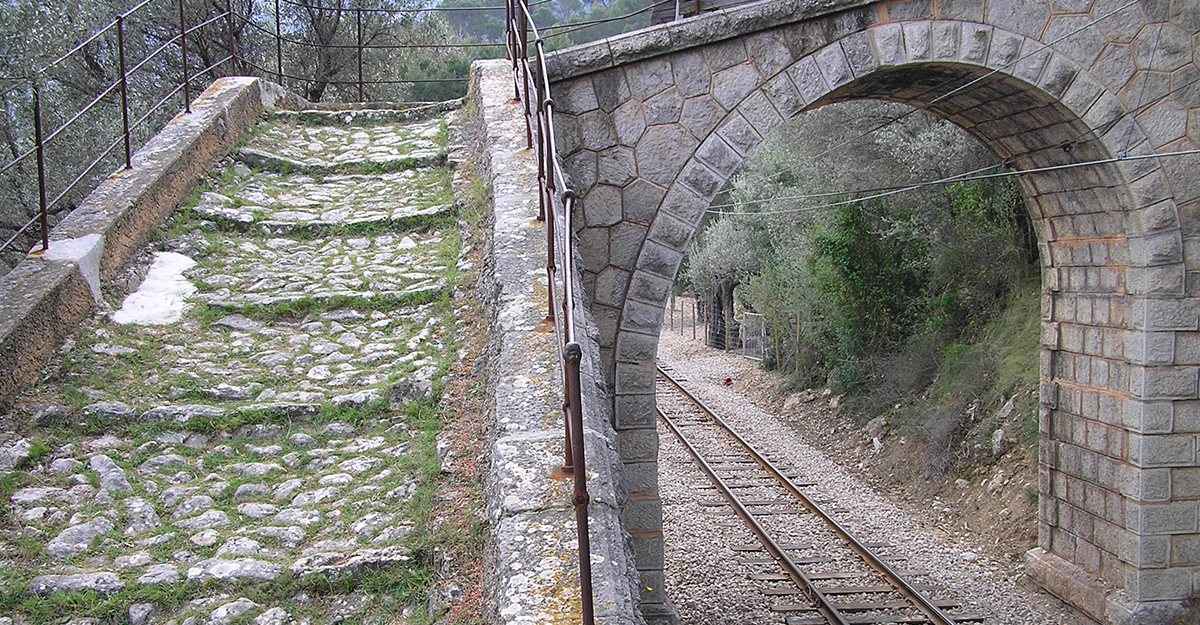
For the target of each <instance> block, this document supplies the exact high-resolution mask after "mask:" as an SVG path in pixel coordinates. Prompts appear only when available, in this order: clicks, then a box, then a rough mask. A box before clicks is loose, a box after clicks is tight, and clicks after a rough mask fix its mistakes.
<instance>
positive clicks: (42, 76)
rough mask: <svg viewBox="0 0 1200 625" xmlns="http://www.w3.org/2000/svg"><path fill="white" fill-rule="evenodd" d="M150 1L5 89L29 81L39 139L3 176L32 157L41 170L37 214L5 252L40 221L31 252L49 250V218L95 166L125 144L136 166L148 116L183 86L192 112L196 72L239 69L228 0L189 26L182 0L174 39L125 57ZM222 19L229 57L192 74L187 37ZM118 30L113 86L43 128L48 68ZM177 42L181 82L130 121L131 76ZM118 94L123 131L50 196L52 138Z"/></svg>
mask: <svg viewBox="0 0 1200 625" xmlns="http://www.w3.org/2000/svg"><path fill="white" fill-rule="evenodd" d="M150 4H151V0H142V2H140V3H138V4H137V5H135V6H134V7H132V8H130V9H129V10H127V11H125V12H123V13H121V14H119V15H117V17H116V18H115V19H113V20H112V21H111V22H109V23H108V24H106V25H105V26H103V27H101V28H100V29H98V30H97V31H95V32H94V33H92V34H91V35H89V36H88V37H87V38H85V39H84V40H83V41H82V42H80V43H79V44H77V45H75V46H73V47H72V48H71V49H70V50H68V51H67V52H66V53H64V54H63V55H61V56H59V57H58V58H56V59H54V60H53V61H51V62H50V63H48V64H46V65H45V66H44V67H42V68H41V69H39V70H38V71H36V72H35V73H34V74H33V75H31V76H23V77H20V78H19V79H18V82H17V84H15V85H13V86H12V87H10V88H9V89H8V90H6V91H5V92H4V93H5V95H7V94H9V93H12V92H13V91H15V90H16V89H19V88H21V87H22V85H24V86H25V87H26V88H28V89H29V90H30V92H31V96H32V97H31V99H32V105H33V130H34V137H33V145H32V146H31V147H30V148H28V149H27V150H25V151H23V152H18V153H17V154H15V155H14V157H13V158H12V159H11V160H9V161H7V162H4V163H2V164H0V174H4V173H7V172H9V171H10V170H13V169H15V168H19V167H21V165H22V164H23V163H26V162H28V161H30V160H33V161H34V164H35V166H36V170H37V171H36V174H37V193H38V206H37V210H36V212H35V213H34V215H33V216H32V217H31V218H30V219H29V221H27V222H25V223H24V224H23V225H22V226H20V227H19V228H17V230H16V232H15V233H13V234H12V235H11V236H10V237H9V238H8V239H7V240H5V241H4V242H3V243H0V252H2V251H4V250H6V249H8V248H9V247H10V246H11V245H12V244H13V243H15V242H16V241H17V240H19V239H20V238H21V236H22V235H24V234H25V233H26V232H28V231H29V230H30V228H32V227H33V226H34V224H38V225H40V229H41V249H39V250H37V251H34V252H32V253H33V254H43V253H45V252H46V251H47V250H48V249H49V248H50V219H49V214H50V212H51V211H52V210H53V209H54V208H55V207H56V206H58V205H59V204H60V203H61V202H62V201H63V200H64V199H66V197H67V196H68V195H69V194H70V193H71V192H72V191H74V190H75V189H76V188H77V187H78V186H79V185H80V184H81V183H83V182H84V181H85V180H87V179H88V177H89V176H91V175H92V174H93V173H94V172H95V170H96V168H97V167H99V166H100V165H101V164H103V163H104V161H105V159H107V158H108V157H109V156H110V155H111V154H112V152H113V150H115V149H117V147H118V146H122V147H123V148H124V153H123V156H124V159H123V163H122V168H123V169H131V168H132V167H133V137H132V135H133V133H134V132H135V131H136V130H137V129H138V128H139V127H140V126H141V125H142V124H143V123H144V122H145V121H146V120H148V119H149V118H150V117H151V116H152V115H153V114H154V113H155V112H157V111H158V110H159V109H161V108H162V107H163V106H165V105H167V103H168V102H169V101H170V100H171V99H172V98H173V97H174V96H175V95H176V94H178V93H179V92H180V91H181V90H182V91H183V93H184V109H185V110H186V111H187V112H189V113H190V112H191V97H190V96H191V93H190V89H189V83H190V82H191V80H192V79H193V78H194V77H195V76H196V75H200V74H203V73H205V72H208V71H212V70H214V69H216V67H218V66H220V65H223V64H225V63H228V64H229V66H230V73H234V72H235V71H236V67H237V66H236V63H237V54H236V51H235V50H234V48H233V39H232V30H231V29H232V24H233V9H232V6H231V4H230V2H229V0H226V4H225V10H224V11H221V12H219V13H217V14H216V15H213V16H211V17H209V18H207V19H205V20H203V21H201V22H200V23H198V24H195V25H192V26H190V27H189V26H188V25H187V22H186V17H185V15H186V14H185V13H184V4H183V2H182V0H179V2H178V13H179V30H178V31H177V32H176V33H175V34H174V35H173V36H171V37H170V38H168V39H166V40H163V41H162V42H161V43H160V45H158V46H157V47H155V48H154V49H153V50H152V51H151V52H149V53H148V54H146V55H145V56H144V57H143V58H142V59H141V60H139V61H137V62H136V63H133V64H132V65H128V64H127V62H126V61H127V59H126V49H127V46H126V44H125V29H126V25H127V24H129V22H130V18H131V17H133V16H135V15H137V14H138V13H139V12H140V11H142V10H143V9H146V8H147V7H148V6H149V5H150ZM219 20H224V21H225V24H226V36H227V37H228V38H229V40H230V53H229V55H228V56H226V57H225V58H223V59H221V60H219V61H217V62H216V63H214V64H213V65H210V66H209V67H207V68H205V69H204V70H201V71H199V72H195V73H190V70H189V68H188V66H187V39H188V35H190V34H193V33H195V32H197V31H199V30H201V29H203V28H204V27H206V26H208V25H210V24H212V23H214V22H217V21H219ZM113 32H115V36H116V43H117V46H116V47H117V49H116V67H115V68H114V69H115V70H116V78H115V79H114V80H113V81H112V82H111V83H110V84H108V85H106V86H105V87H104V88H102V89H101V90H100V92H99V94H98V95H96V96H95V97H93V98H92V99H91V100H90V101H89V102H88V103H87V104H85V105H83V106H82V107H81V108H80V109H79V110H77V111H75V112H74V113H71V114H70V115H69V116H68V117H67V119H66V120H65V121H63V122H62V123H61V124H59V125H58V127H57V128H54V129H52V130H50V131H49V132H46V129H45V128H44V127H43V126H44V125H43V109H44V107H45V103H44V93H43V91H44V88H43V87H44V84H45V82H46V81H47V72H49V71H50V70H52V69H54V68H55V67H57V66H59V65H60V64H62V63H63V62H64V61H66V60H67V59H69V58H70V57H71V56H72V55H73V54H76V53H78V52H79V51H80V50H83V49H84V48H85V47H86V46H87V45H88V44H90V43H93V42H95V41H97V40H98V39H100V38H101V37H103V36H104V35H106V34H109V33H113ZM175 46H179V48H180V57H181V61H182V65H183V70H182V76H181V78H180V82H179V84H177V85H176V86H174V87H173V88H172V89H171V90H170V91H169V92H168V93H167V95H166V96H165V97H163V98H161V99H158V100H157V101H156V102H153V103H152V104H150V105H149V107H148V108H147V109H146V110H145V111H144V112H143V113H142V114H141V115H140V116H139V117H137V118H136V119H133V120H131V118H130V112H131V109H132V108H133V104H132V103H131V102H130V97H129V81H130V78H131V77H132V76H133V75H134V74H136V73H137V72H138V71H140V70H143V69H145V67H146V66H147V64H148V63H149V62H150V61H152V60H153V59H155V58H156V57H158V56H160V55H161V54H163V53H164V52H166V51H168V50H170V49H172V48H174V47H175ZM114 94H115V95H116V96H118V103H119V106H120V112H121V131H120V133H119V135H118V136H117V137H116V138H115V139H114V140H113V141H112V142H110V143H109V144H108V145H107V146H106V147H104V148H103V149H101V150H100V151H99V153H98V154H96V155H95V156H94V158H92V159H91V160H90V161H89V162H88V163H87V164H85V165H83V166H82V170H81V171H80V172H79V173H77V174H76V175H75V176H74V177H73V178H72V179H70V180H69V181H67V182H66V183H65V184H64V186H63V188H62V189H61V190H60V191H59V192H58V193H57V194H55V195H54V196H53V197H50V192H49V189H48V188H47V184H48V183H47V177H48V176H47V173H48V172H47V165H46V158H45V153H46V147H47V146H48V145H49V144H50V143H51V142H53V141H54V140H55V139H56V138H58V137H59V136H60V135H61V134H62V133H63V132H65V131H66V130H67V129H69V128H72V127H74V126H76V125H77V124H78V123H80V122H81V121H82V120H83V118H84V116H85V115H87V114H88V113H91V112H93V111H94V110H96V108H97V107H98V106H100V105H102V104H103V103H104V102H105V101H107V100H108V99H110V97H111V96H113V95H114ZM18 171H20V170H19V169H18Z"/></svg>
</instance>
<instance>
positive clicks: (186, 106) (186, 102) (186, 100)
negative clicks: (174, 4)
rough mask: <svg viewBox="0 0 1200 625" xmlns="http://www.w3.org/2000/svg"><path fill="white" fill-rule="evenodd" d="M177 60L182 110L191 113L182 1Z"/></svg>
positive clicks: (185, 20)
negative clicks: (179, 67) (181, 73)
mask: <svg viewBox="0 0 1200 625" xmlns="http://www.w3.org/2000/svg"><path fill="white" fill-rule="evenodd" d="M179 60H180V63H181V64H182V65H183V110H184V112H186V113H191V112H192V94H191V89H190V87H189V84H190V83H191V81H192V78H191V76H188V61H187V19H186V18H185V17H184V12H183V0H179Z"/></svg>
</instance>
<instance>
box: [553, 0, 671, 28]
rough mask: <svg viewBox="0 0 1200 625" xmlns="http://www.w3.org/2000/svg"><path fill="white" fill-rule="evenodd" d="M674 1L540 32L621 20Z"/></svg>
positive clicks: (569, 23) (558, 25)
mask: <svg viewBox="0 0 1200 625" xmlns="http://www.w3.org/2000/svg"><path fill="white" fill-rule="evenodd" d="M674 2H675V0H660V1H659V2H655V3H653V4H649V5H646V6H645V7H643V8H640V9H638V10H636V11H632V12H630V13H626V14H625V15H616V16H613V17H605V18H600V19H596V20H590V21H584V22H568V23H565V24H554V25H551V26H546V27H545V28H543V29H542V32H550V31H552V30H557V29H562V28H575V27H578V29H583V28H586V27H589V26H596V25H598V24H607V23H609V22H619V21H621V20H624V19H629V18H631V17H634V16H635V15H639V14H642V13H645V12H646V11H651V10H654V9H656V8H658V7H660V6H664V5H667V4H673V3H674ZM529 6H533V5H532V4H531V5H529Z"/></svg>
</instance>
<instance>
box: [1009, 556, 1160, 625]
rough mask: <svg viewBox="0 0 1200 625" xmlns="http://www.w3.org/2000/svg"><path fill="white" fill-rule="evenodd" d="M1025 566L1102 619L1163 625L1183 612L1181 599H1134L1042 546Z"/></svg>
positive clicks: (1081, 608)
mask: <svg viewBox="0 0 1200 625" xmlns="http://www.w3.org/2000/svg"><path fill="white" fill-rule="evenodd" d="M1025 570H1026V572H1027V573H1028V574H1029V576H1030V577H1031V578H1033V580H1034V581H1035V582H1037V583H1038V585H1039V586H1041V587H1042V588H1044V589H1045V590H1046V591H1047V592H1049V593H1050V594H1052V595H1054V596H1056V597H1058V598H1059V599H1062V600H1063V601H1065V602H1066V603H1069V604H1071V605H1072V606H1073V607H1075V608H1076V609H1078V610H1079V611H1081V612H1083V613H1084V614H1086V615H1088V616H1089V617H1091V618H1093V619H1095V620H1097V621H1099V622H1101V623H1110V624H1112V625H1163V624H1165V623H1170V622H1172V621H1173V620H1174V618H1175V616H1177V615H1179V614H1182V613H1183V608H1182V606H1181V605H1180V603H1179V602H1178V601H1155V602H1142V603H1139V602H1137V601H1134V600H1132V599H1130V598H1129V597H1128V596H1127V595H1126V594H1125V593H1124V592H1122V591H1120V590H1114V589H1113V588H1111V587H1109V586H1106V585H1105V584H1104V583H1103V582H1102V581H1101V580H1099V579H1098V578H1096V577H1095V576H1093V575H1089V574H1088V573H1087V572H1086V571H1084V570H1083V569H1081V568H1080V567H1078V566H1076V565H1074V564H1072V563H1070V562H1068V561H1066V560H1065V559H1063V558H1060V557H1058V556H1056V555H1054V554H1052V553H1049V552H1047V551H1046V550H1044V549H1042V548H1041V547H1036V548H1034V549H1030V550H1029V551H1028V552H1026V553H1025Z"/></svg>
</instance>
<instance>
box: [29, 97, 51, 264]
mask: <svg viewBox="0 0 1200 625" xmlns="http://www.w3.org/2000/svg"><path fill="white" fill-rule="evenodd" d="M33 138H34V141H35V142H36V145H37V173H38V207H39V208H40V210H41V214H42V251H43V252H45V251H46V250H48V249H50V217H49V215H48V214H47V211H46V156H45V153H44V144H43V142H42V87H41V85H40V80H39V79H38V78H36V77H35V78H34V79H33Z"/></svg>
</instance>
